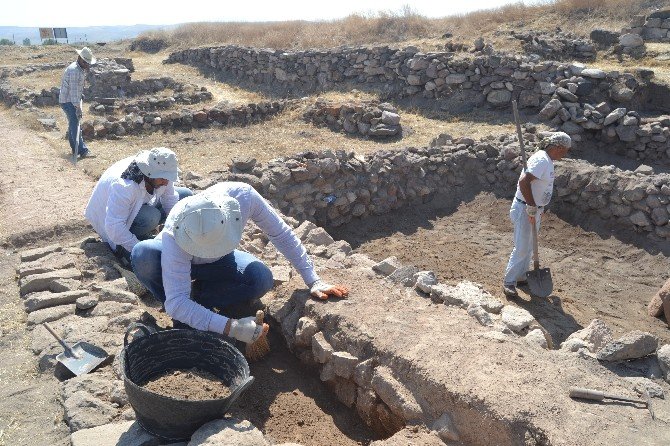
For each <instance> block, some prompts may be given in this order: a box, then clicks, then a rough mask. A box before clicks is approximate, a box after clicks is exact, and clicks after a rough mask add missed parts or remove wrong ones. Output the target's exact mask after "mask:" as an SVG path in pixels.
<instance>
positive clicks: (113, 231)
mask: <svg viewBox="0 0 670 446" xmlns="http://www.w3.org/2000/svg"><path fill="white" fill-rule="evenodd" d="M178 174H179V169H178V167H177V155H175V153H174V152H173V151H172V150H170V149H166V148H165V147H157V148H154V149H151V150H142V151H141V152H140V153H138V154H137V155H136V156H134V157H132V156H131V157H128V158H125V159H122V160H121V161H118V162H116V163H115V164H113V165H112V166H111V167H109V168H108V169H107V170H106V171H105V173H103V174H102V177H100V180H99V181H98V183H97V184H96V185H95V188H94V189H93V194H92V195H91V198H90V200H89V201H88V205H87V206H86V211H85V213H84V215H85V216H86V219H87V220H88V221H89V223H91V226H93V229H95V231H96V232H97V233H98V235H100V238H102V240H103V241H105V242H107V243H108V244H109V246H110V247H111V248H112V250H113V251H114V252H115V253H116V254H117V255H118V256H119V257H121V258H125V260H127V261H130V252H131V251H132V250H133V248H134V247H135V245H136V244H137V243H138V242H139V241H140V240H141V239H144V238H147V237H149V234H150V233H151V231H153V230H154V229H156V227H157V226H158V225H159V224H160V223H161V222H162V221H164V220H165V218H166V216H167V214H168V213H169V212H170V210H171V209H172V208H173V207H174V205H175V204H176V203H177V201H179V200H180V199H182V198H184V197H187V196H190V195H192V194H193V193H192V192H191V190H190V189H188V188H185V187H175V186H174V182H175V181H177V180H178Z"/></svg>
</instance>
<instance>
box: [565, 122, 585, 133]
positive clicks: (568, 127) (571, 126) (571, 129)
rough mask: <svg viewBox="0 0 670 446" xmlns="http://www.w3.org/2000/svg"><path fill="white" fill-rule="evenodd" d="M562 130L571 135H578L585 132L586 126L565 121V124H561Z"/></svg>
mask: <svg viewBox="0 0 670 446" xmlns="http://www.w3.org/2000/svg"><path fill="white" fill-rule="evenodd" d="M561 130H563V131H564V132H565V133H567V134H568V135H571V136H572V135H577V134H579V133H584V128H583V127H582V126H581V125H579V124H575V123H574V122H572V121H566V122H564V123H563V125H562V126H561Z"/></svg>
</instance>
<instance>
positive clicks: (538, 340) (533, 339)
mask: <svg viewBox="0 0 670 446" xmlns="http://www.w3.org/2000/svg"><path fill="white" fill-rule="evenodd" d="M523 339H524V341H526V342H527V343H529V344H531V345H537V346H540V347H542V348H543V349H545V350H546V349H548V348H549V344H548V343H547V338H545V337H544V333H543V332H542V330H540V329H539V328H536V329H534V330H531V331H529V332H528V334H526V336H525V337H524V338H523Z"/></svg>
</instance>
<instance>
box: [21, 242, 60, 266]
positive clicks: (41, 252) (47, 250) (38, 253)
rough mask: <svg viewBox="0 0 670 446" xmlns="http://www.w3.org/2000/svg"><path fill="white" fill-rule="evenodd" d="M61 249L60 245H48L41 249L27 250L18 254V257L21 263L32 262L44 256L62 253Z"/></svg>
mask: <svg viewBox="0 0 670 446" xmlns="http://www.w3.org/2000/svg"><path fill="white" fill-rule="evenodd" d="M62 250H63V247H62V246H60V245H49V246H45V247H43V248H35V249H29V250H26V251H21V253H20V254H19V257H20V258H21V261H22V262H32V261H34V260H37V259H39V258H42V257H44V256H46V255H49V254H51V253H53V252H58V251H62Z"/></svg>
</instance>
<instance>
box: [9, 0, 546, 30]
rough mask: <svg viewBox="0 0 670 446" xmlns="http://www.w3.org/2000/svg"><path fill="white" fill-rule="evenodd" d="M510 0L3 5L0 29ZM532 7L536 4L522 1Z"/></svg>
mask: <svg viewBox="0 0 670 446" xmlns="http://www.w3.org/2000/svg"><path fill="white" fill-rule="evenodd" d="M512 2H513V1H512V0H467V1H447V0H413V1H408V0H397V1H396V0H384V1H379V0H369V1H365V0H337V1H328V0H326V1H318V0H310V1H302V0H301V1H290V0H287V1H278V0H274V1H268V0H251V1H226V0H218V1H214V0H200V1H197V2H194V3H188V2H187V3H181V2H177V6H172V5H171V3H172V2H164V1H160V2H157V1H149V0H114V1H112V2H105V1H102V2H95V0H94V1H90V0H89V1H80V0H70V1H67V0H60V1H59V0H48V1H44V0H36V1H16V0H5V2H3V3H4V4H3V5H2V7H1V10H2V13H1V14H0V26H31V27H32V26H35V27H39V26H42V27H68V26H71V27H74V26H102V25H135V24H149V25H170V24H175V23H184V22H201V21H251V22H255V21H283V20H297V19H301V20H329V19H337V18H341V17H345V16H347V15H349V14H351V13H366V12H374V11H380V10H384V11H400V9H401V8H402V7H403V5H407V4H409V5H411V7H412V9H414V10H415V11H417V12H419V13H420V14H422V15H425V16H428V17H445V16H450V15H455V14H462V13H466V12H470V11H475V10H478V9H488V8H495V7H497V6H502V5H505V4H508V3H512ZM524 2H525V3H527V4H528V3H538V1H537V0H524Z"/></svg>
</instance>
